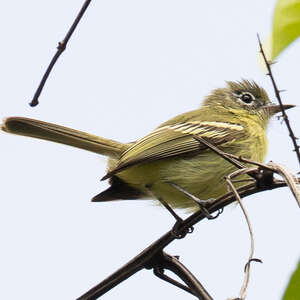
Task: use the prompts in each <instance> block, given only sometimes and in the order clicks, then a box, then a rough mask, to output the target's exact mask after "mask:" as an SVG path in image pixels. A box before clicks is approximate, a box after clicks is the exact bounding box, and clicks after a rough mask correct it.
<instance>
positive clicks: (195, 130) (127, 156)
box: [103, 121, 245, 179]
mask: <svg viewBox="0 0 300 300" xmlns="http://www.w3.org/2000/svg"><path fill="white" fill-rule="evenodd" d="M194 136H200V137H202V138H205V139H206V140H207V141H208V142H209V143H211V144H213V145H215V146H220V145H224V144H225V143H228V142H232V141H234V140H236V139H238V138H241V137H243V136H245V130H244V128H243V126H242V125H239V124H232V123H224V122H203V121H202V122H201V121H189V122H182V123H177V124H171V125H166V126H162V127H159V128H157V129H156V130H154V131H153V132H151V133H150V134H148V135H146V136H145V137H144V138H142V139H140V140H138V141H137V142H135V143H134V144H133V145H132V146H131V147H130V148H128V149H127V150H126V151H125V152H124V153H123V154H122V155H121V157H120V160H119V162H118V164H117V166H116V167H115V168H114V169H113V170H110V172H108V173H107V174H106V175H105V176H104V177H103V179H107V178H109V177H111V176H113V175H114V174H116V173H118V172H120V171H122V170H124V169H126V168H128V167H131V166H133V165H136V164H141V163H148V162H152V161H156V160H161V159H164V158H169V157H174V156H180V155H193V154H198V153H199V152H201V151H203V150H205V149H207V146H206V145H204V144H201V143H200V142H199V141H197V140H195V139H194Z"/></svg>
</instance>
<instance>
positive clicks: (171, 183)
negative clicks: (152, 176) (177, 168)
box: [168, 182, 223, 220]
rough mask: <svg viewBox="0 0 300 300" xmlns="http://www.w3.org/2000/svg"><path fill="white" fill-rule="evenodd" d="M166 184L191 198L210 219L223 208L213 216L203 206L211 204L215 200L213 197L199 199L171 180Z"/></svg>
mask: <svg viewBox="0 0 300 300" xmlns="http://www.w3.org/2000/svg"><path fill="white" fill-rule="evenodd" d="M168 184H170V185H171V186H172V187H174V188H175V189H176V190H178V191H180V192H182V193H183V194H185V195H186V196H188V197H189V198H190V199H191V200H193V201H194V202H195V203H196V204H197V205H198V206H199V208H200V210H201V211H202V212H203V214H204V215H205V216H206V218H207V219H209V220H212V219H215V218H217V217H218V216H219V215H220V214H221V213H222V212H223V209H222V210H220V211H219V212H218V213H217V215H216V216H213V215H211V214H210V213H209V211H208V210H207V208H206V207H205V205H207V204H211V203H213V202H214V201H215V199H214V198H210V199H208V200H200V199H199V198H197V197H196V196H194V195H193V194H191V193H189V192H188V191H186V190H185V189H183V188H182V187H180V186H179V185H177V184H176V183H173V182H168Z"/></svg>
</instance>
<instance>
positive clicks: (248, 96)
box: [233, 92, 255, 105]
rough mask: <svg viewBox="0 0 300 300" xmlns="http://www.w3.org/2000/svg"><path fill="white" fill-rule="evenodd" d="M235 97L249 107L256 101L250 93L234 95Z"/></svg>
mask: <svg viewBox="0 0 300 300" xmlns="http://www.w3.org/2000/svg"><path fill="white" fill-rule="evenodd" d="M233 95H234V96H235V97H237V98H238V99H239V100H241V101H242V102H243V103H245V104H247V105H250V104H251V103H252V102H253V101H254V100H255V97H254V96H253V95H252V94H251V93H249V92H240V93H234V94H233Z"/></svg>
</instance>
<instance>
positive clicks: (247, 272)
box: [226, 168, 254, 299]
mask: <svg viewBox="0 0 300 300" xmlns="http://www.w3.org/2000/svg"><path fill="white" fill-rule="evenodd" d="M251 172H253V168H245V169H241V170H237V171H235V172H233V173H232V174H229V175H228V176H226V182H227V184H228V186H229V187H230V189H231V190H232V192H233V193H234V195H235V198H236V200H237V201H238V203H239V205H240V207H241V209H242V211H243V214H244V216H245V219H246V222H247V225H248V229H249V234H250V241H251V246H250V254H249V258H248V262H247V264H246V269H245V278H244V282H243V285H242V288H241V291H240V297H239V298H240V299H245V298H246V291H247V287H248V283H249V278H250V263H249V262H250V261H252V260H253V254H254V237H253V230H252V226H251V223H250V219H249V217H248V214H247V212H246V209H245V207H244V205H243V203H242V200H241V197H240V195H239V193H238V192H237V190H236V188H235V186H234V185H233V183H232V181H231V179H233V178H235V177H237V176H239V175H243V174H247V173H251Z"/></svg>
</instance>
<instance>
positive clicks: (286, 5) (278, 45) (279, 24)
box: [272, 0, 300, 59]
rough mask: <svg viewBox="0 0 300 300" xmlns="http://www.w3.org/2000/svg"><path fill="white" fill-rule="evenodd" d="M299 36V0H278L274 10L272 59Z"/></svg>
mask: <svg viewBox="0 0 300 300" xmlns="http://www.w3.org/2000/svg"><path fill="white" fill-rule="evenodd" d="M299 35H300V0H278V1H277V4H276V6H275V10H274V17H273V33H272V59H274V58H275V57H276V56H277V55H278V54H279V53H281V52H282V51H283V50H284V49H285V48H286V47H287V46H289V45H290V44H291V43H292V42H293V41H294V40H295V39H296V38H297V37H298V36H299Z"/></svg>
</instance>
